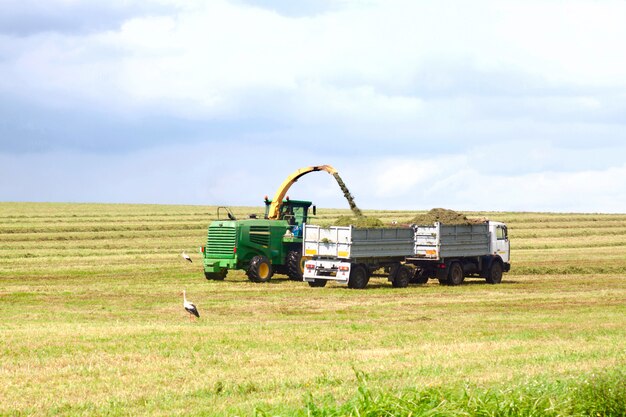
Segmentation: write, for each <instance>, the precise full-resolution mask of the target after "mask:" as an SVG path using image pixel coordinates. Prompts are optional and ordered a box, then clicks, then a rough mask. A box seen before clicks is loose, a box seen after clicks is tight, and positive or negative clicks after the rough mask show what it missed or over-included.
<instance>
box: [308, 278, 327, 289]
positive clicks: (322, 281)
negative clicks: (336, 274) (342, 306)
mask: <svg viewBox="0 0 626 417" xmlns="http://www.w3.org/2000/svg"><path fill="white" fill-rule="evenodd" d="M307 282H308V283H309V286H311V287H319V288H321V287H325V286H326V283H327V282H328V280H327V279H316V280H315V281H307Z"/></svg>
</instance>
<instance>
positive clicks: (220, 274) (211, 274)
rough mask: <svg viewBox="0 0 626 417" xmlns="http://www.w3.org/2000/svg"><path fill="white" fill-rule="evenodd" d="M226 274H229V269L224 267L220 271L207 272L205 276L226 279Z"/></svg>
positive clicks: (209, 278)
mask: <svg viewBox="0 0 626 417" xmlns="http://www.w3.org/2000/svg"><path fill="white" fill-rule="evenodd" d="M226 274H228V270H227V269H226V268H224V269H222V270H220V272H205V273H204V277H205V278H206V279H208V280H215V281H224V278H226Z"/></svg>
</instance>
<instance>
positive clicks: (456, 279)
mask: <svg viewBox="0 0 626 417" xmlns="http://www.w3.org/2000/svg"><path fill="white" fill-rule="evenodd" d="M464 279H465V275H464V274H463V265H461V263H460V262H453V263H452V264H451V265H450V271H449V272H448V285H461V283H462V282H463V280H464Z"/></svg>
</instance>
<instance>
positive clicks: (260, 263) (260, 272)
mask: <svg viewBox="0 0 626 417" xmlns="http://www.w3.org/2000/svg"><path fill="white" fill-rule="evenodd" d="M273 274H274V271H272V264H271V263H270V260H269V259H267V256H263V255H257V256H255V257H254V258H252V260H251V261H250V266H249V267H248V270H247V271H246V275H248V279H249V280H250V281H252V282H267V281H269V280H270V279H271V278H272V275H273Z"/></svg>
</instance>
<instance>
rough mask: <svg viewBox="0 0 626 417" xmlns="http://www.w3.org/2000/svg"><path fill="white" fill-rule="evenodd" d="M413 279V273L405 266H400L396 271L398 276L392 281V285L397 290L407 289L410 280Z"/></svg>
mask: <svg viewBox="0 0 626 417" xmlns="http://www.w3.org/2000/svg"><path fill="white" fill-rule="evenodd" d="M410 279H411V271H410V270H409V268H408V267H407V266H405V265H399V266H398V270H397V271H396V276H395V278H394V279H393V281H391V285H393V286H394V287H395V288H405V287H408V286H409V280H410Z"/></svg>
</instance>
